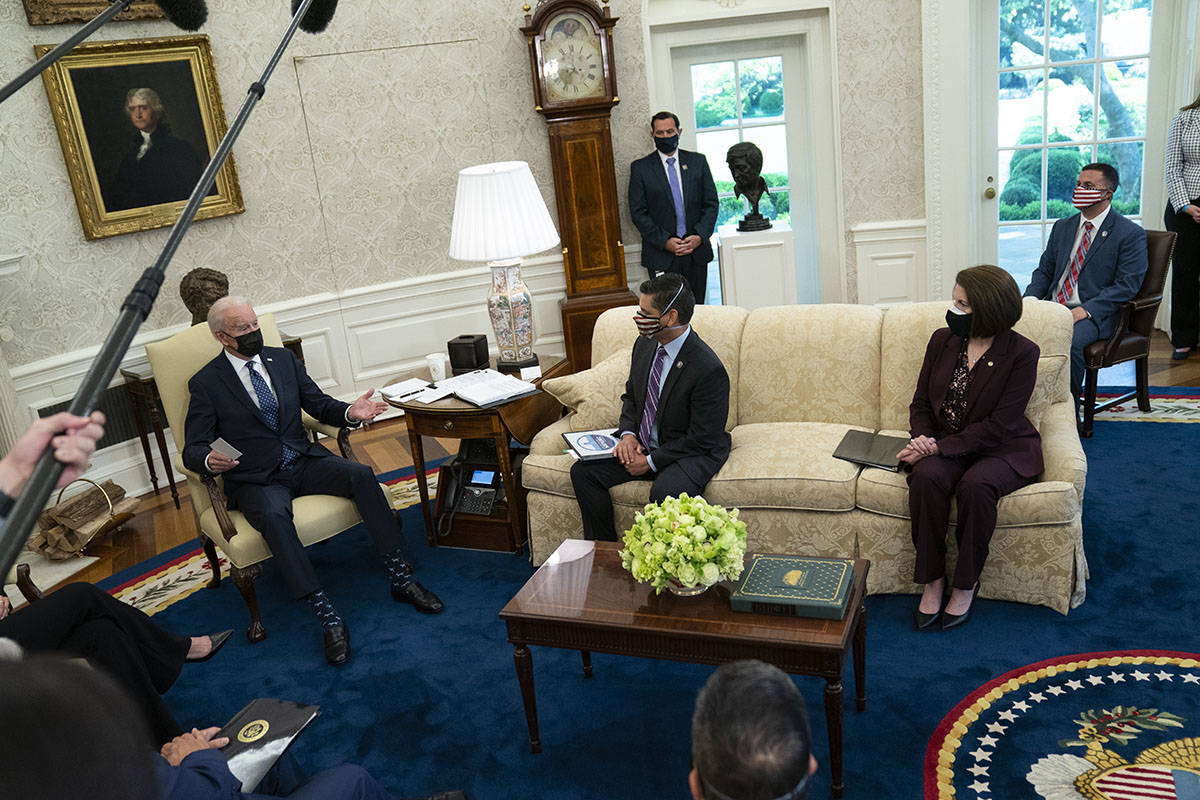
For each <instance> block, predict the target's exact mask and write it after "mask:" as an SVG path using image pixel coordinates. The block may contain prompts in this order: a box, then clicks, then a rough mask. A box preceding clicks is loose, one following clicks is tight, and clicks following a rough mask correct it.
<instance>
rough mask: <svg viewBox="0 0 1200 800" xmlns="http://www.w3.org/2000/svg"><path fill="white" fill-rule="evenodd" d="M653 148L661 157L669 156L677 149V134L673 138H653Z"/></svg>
mask: <svg viewBox="0 0 1200 800" xmlns="http://www.w3.org/2000/svg"><path fill="white" fill-rule="evenodd" d="M654 146H655V147H657V148H658V152H660V153H662V154H663V155H668V156H669V155H671V153H674V152H675V151H676V150H678V149H679V134H678V133H677V134H675V135H674V136H655V137H654Z"/></svg>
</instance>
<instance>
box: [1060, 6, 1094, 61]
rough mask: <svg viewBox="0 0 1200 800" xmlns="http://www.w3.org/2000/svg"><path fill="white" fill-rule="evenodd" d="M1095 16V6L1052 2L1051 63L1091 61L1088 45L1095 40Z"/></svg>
mask: <svg viewBox="0 0 1200 800" xmlns="http://www.w3.org/2000/svg"><path fill="white" fill-rule="evenodd" d="M1081 12H1082V13H1081ZM1098 13H1099V9H1098V8H1097V6H1096V4H1095V3H1088V2H1081V3H1073V2H1072V3H1066V2H1056V3H1054V4H1053V7H1052V8H1051V9H1050V60H1051V61H1077V60H1079V59H1081V58H1094V57H1095V55H1096V54H1095V53H1094V52H1093V50H1092V47H1091V46H1089V44H1088V42H1095V41H1096V15H1097V14H1098Z"/></svg>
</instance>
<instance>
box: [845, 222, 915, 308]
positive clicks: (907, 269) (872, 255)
mask: <svg viewBox="0 0 1200 800" xmlns="http://www.w3.org/2000/svg"><path fill="white" fill-rule="evenodd" d="M850 236H851V239H852V241H853V242H854V258H855V262H856V263H857V265H858V302H860V303H863V304H866V305H879V304H881V305H890V304H892V303H910V302H916V301H919V300H926V299H928V298H927V295H926V292H927V289H926V277H927V258H926V252H925V220H923V219H913V220H895V221H889V222H864V223H862V224H860V225H855V226H854V227H853V228H851V229H850Z"/></svg>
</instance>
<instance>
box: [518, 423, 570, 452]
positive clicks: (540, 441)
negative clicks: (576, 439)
mask: <svg viewBox="0 0 1200 800" xmlns="http://www.w3.org/2000/svg"><path fill="white" fill-rule="evenodd" d="M573 416H575V415H574V414H573V413H572V414H568V415H567V416H565V417H563V418H562V419H559V420H555V421H554V423H553V424H551V425H548V426H546V427H545V428H542V429H541V430H540V431H538V433H537V435H536V436H534V437H533V441H532V442H530V443H529V454H530V455H531V456H560V455H562V451H563V448H564V447H566V442H564V441H563V438H562V435H563V434H564V433H570V431H571V417H573Z"/></svg>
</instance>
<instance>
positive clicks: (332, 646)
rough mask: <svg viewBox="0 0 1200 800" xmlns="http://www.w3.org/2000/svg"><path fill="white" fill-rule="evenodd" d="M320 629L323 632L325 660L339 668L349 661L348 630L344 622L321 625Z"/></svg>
mask: <svg viewBox="0 0 1200 800" xmlns="http://www.w3.org/2000/svg"><path fill="white" fill-rule="evenodd" d="M321 628H322V630H323V631H324V632H325V660H326V661H328V662H329V663H330V664H331V665H332V666H335V667H340V666H341V665H342V664H345V663H346V662H347V661H349V660H350V629H349V628H347V627H346V623H344V622H339V623H338V624H337V625H322V626H321Z"/></svg>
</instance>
